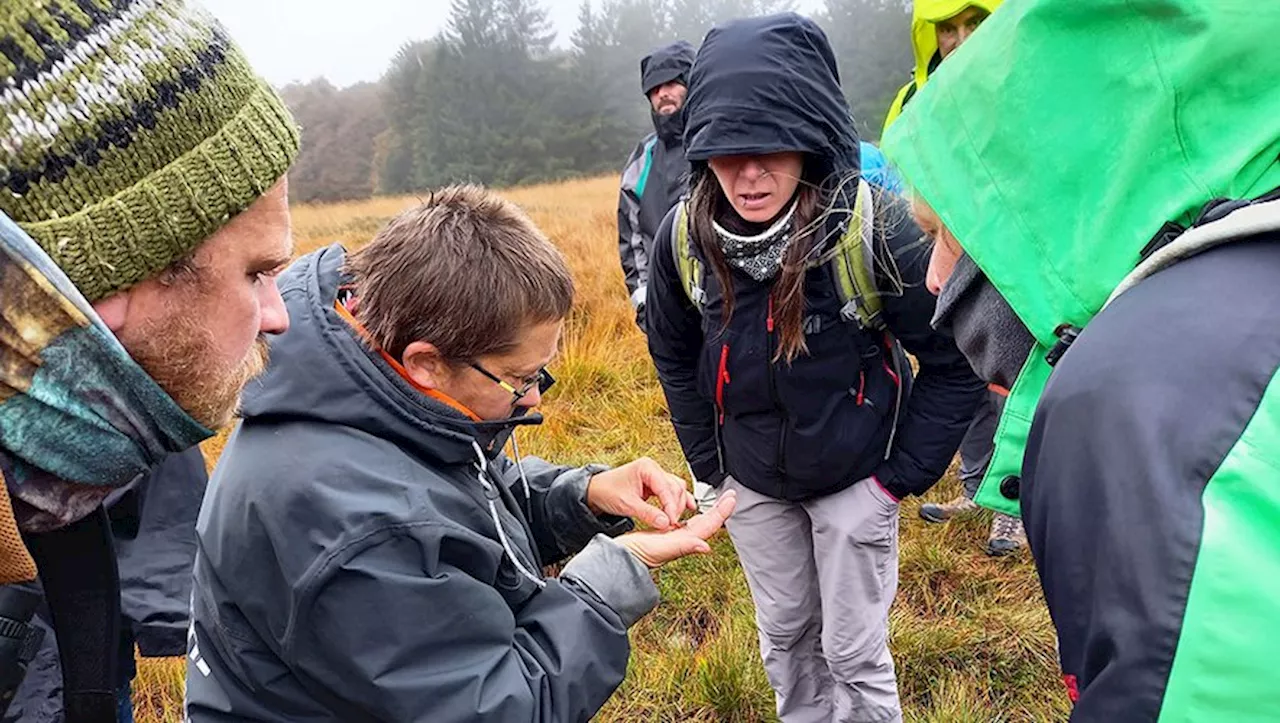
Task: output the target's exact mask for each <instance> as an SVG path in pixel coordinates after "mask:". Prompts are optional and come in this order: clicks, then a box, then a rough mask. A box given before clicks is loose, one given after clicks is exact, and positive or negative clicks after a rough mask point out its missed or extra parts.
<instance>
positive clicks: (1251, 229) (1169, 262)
mask: <svg viewBox="0 0 1280 723" xmlns="http://www.w3.org/2000/svg"><path fill="white" fill-rule="evenodd" d="M1277 230H1280V200H1269V199H1263V200H1258V201H1255V202H1252V203H1248V204H1246V205H1243V206H1241V207H1240V208H1237V209H1236V210H1233V211H1231V212H1230V213H1229V214H1228V215H1226V216H1225V217H1222V218H1220V219H1217V220H1214V221H1212V222H1210V223H1206V224H1204V225H1200V226H1193V227H1191V228H1190V229H1188V230H1187V231H1186V232H1185V233H1183V234H1181V235H1180V236H1178V237H1177V238H1175V239H1173V240H1172V241H1171V242H1169V243H1167V244H1166V245H1164V246H1162V247H1161V248H1160V249H1159V250H1158V251H1156V252H1155V253H1153V254H1151V255H1150V256H1149V257H1147V258H1146V259H1145V260H1144V261H1142V263H1140V264H1139V265H1138V266H1137V268H1135V269H1134V270H1133V271H1132V272H1130V273H1129V275H1128V276H1126V277H1125V278H1124V280H1122V281H1121V282H1120V284H1119V285H1117V286H1116V288H1115V289H1114V290H1113V291H1112V292H1111V297H1110V298H1108V299H1107V303H1106V304H1104V305H1103V308H1106V307H1107V306H1109V305H1110V304H1111V302H1112V301H1115V300H1116V298H1118V297H1119V296H1120V295H1121V294H1123V293H1124V292H1126V291H1128V290H1129V289H1131V288H1133V287H1134V286H1137V285H1138V283H1139V282H1141V281H1142V280H1143V279H1146V278H1147V277H1148V276H1151V275H1153V274H1155V273H1156V272H1157V271H1160V270H1162V269H1165V268H1168V267H1170V266H1173V265H1174V264H1176V263H1178V262H1179V261H1182V260H1183V259H1187V258H1190V257H1192V256H1195V255H1197V254H1200V253H1203V252H1205V251H1208V250H1209V249H1212V248H1216V247H1218V246H1222V245H1225V244H1228V243H1232V242H1234V241H1242V240H1248V239H1250V238H1253V237H1254V236H1256V235H1257V234H1260V233H1266V232H1269V231H1277Z"/></svg>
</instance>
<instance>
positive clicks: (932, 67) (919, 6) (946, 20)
mask: <svg viewBox="0 0 1280 723" xmlns="http://www.w3.org/2000/svg"><path fill="white" fill-rule="evenodd" d="M1003 2H1004V0H982V1H981V2H970V0H921V1H920V2H917V3H915V8H914V11H913V13H914V16H913V19H912V24H911V48H912V51H913V53H914V55H915V59H916V69H915V74H914V75H913V77H912V79H911V82H909V83H907V84H906V85H905V86H903V88H902V90H901V91H899V92H898V97H897V98H896V99H895V100H894V103H893V106H892V107H890V108H889V116H888V117H887V118H886V119H885V131H888V129H889V126H890V125H891V124H892V123H893V121H894V120H895V119H896V118H897V117H898V115H899V114H901V113H902V108H903V106H904V105H905V104H906V103H907V101H909V100H911V98H912V97H914V96H915V94H916V91H918V90H920V88H921V87H923V86H924V84H925V82H926V81H927V80H928V79H929V75H930V74H931V73H933V72H935V71H937V70H938V68H939V67H941V65H942V61H943V60H944V59H946V58H949V57H952V53H954V52H955V51H956V50H957V49H958V48H959V47H960V46H961V45H963V44H964V43H965V42H967V41H968V40H969V38H970V37H972V35H973V32H974V31H975V30H977V29H978V26H979V25H981V24H982V22H983V21H984V20H986V19H987V18H988V17H989V16H990V15H991V13H993V12H995V10H996V9H997V8H998V7H1000V5H1001V4H1002V3H1003ZM1003 405H1004V397H1002V396H1001V395H1000V394H999V393H998V392H994V391H992V392H988V393H987V396H986V398H985V399H983V401H982V405H981V406H979V407H978V412H977V414H975V415H974V417H973V421H972V422H970V423H969V429H968V431H966V432H965V435H964V439H963V440H962V441H961V442H960V469H959V477H960V484H961V494H959V495H957V496H955V497H953V498H952V499H951V500H949V501H947V502H932V501H930V502H925V503H924V504H922V505H920V511H919V514H920V517H921V519H923V520H924V521H925V522H933V523H938V522H946V521H948V520H951V519H953V518H957V517H961V516H966V515H969V514H972V513H974V512H977V511H978V510H979V509H981V508H980V507H978V505H977V504H975V503H974V501H973V498H974V496H975V495H976V494H977V493H978V483H979V482H981V481H982V477H983V475H985V474H986V471H987V466H988V465H989V464H990V463H991V454H992V451H993V449H994V444H995V433H996V423H997V422H998V421H999V419H1000V410H1001V409H1002V407H1003ZM1026 544H1027V536H1026V533H1024V532H1023V530H1022V523H1020V522H1019V521H1018V518H1016V517H1012V516H1010V515H1005V514H1000V513H996V515H995V517H993V518H992V520H991V532H990V534H988V535H987V544H986V552H987V554H988V555H991V556H993V557H999V556H1002V555H1008V554H1010V553H1012V552H1015V551H1017V550H1018V549H1020V548H1022V547H1025V546H1026Z"/></svg>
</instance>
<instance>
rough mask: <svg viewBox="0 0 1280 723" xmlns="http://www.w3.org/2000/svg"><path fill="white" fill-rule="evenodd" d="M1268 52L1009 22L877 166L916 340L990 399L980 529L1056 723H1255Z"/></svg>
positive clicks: (1265, 714)
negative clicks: (988, 389)
mask: <svg viewBox="0 0 1280 723" xmlns="http://www.w3.org/2000/svg"><path fill="white" fill-rule="evenodd" d="M1278 36H1280V5H1276V4H1273V3H1254V2H1248V3H1246V2H1244V1H1243V0H1129V2H1126V3H1123V4H1121V3H1115V2H1108V1H1106V0H1011V1H1010V2H1009V3H1006V7H1005V8H1004V9H1003V10H1001V12H999V13H997V14H996V15H993V16H992V17H991V18H990V19H989V20H988V21H987V22H986V24H985V25H984V26H983V31H982V33H980V34H979V35H978V36H977V37H976V38H975V39H974V40H973V41H972V42H970V43H969V44H967V45H966V47H965V50H964V52H963V53H960V54H958V55H957V56H956V57H955V59H953V61H952V62H950V63H948V64H947V67H946V68H944V69H943V71H942V72H941V73H939V74H938V76H937V77H936V78H935V79H934V80H933V82H931V83H930V84H929V85H928V86H926V87H925V88H923V89H922V90H921V91H920V93H918V94H917V96H916V97H915V99H914V100H913V101H912V103H911V105H910V106H909V107H908V108H907V110H906V111H905V112H904V113H903V115H902V117H901V118H900V119H899V120H898V121H897V122H896V123H895V124H894V126H893V128H892V129H891V130H890V132H889V135H888V137H887V138H886V140H885V152H886V155H887V156H888V157H889V158H890V160H891V161H893V162H894V163H896V164H897V167H898V169H899V170H900V171H901V173H902V174H903V176H904V177H905V179H906V181H907V183H908V184H909V185H910V186H911V187H913V188H914V190H915V194H916V199H915V205H916V210H917V215H918V217H919V220H920V221H921V226H922V227H923V228H924V229H925V230H926V231H927V232H929V233H930V234H931V235H932V236H933V237H934V239H935V241H936V244H935V248H934V250H933V255H932V259H931V264H930V272H929V280H928V284H929V286H930V288H931V289H932V290H933V291H935V293H940V298H939V303H938V307H937V314H936V316H935V323H936V324H938V325H940V326H945V327H949V328H951V329H952V330H953V331H954V333H955V335H956V339H957V343H958V344H959V345H960V347H961V349H962V350H964V351H965V353H966V355H967V356H968V357H969V359H970V362H971V363H972V364H973V366H974V368H975V369H976V370H977V371H978V372H979V374H980V375H982V376H984V377H985V378H986V379H987V380H988V381H992V382H995V383H998V384H1001V385H1002V386H1008V387H1011V394H1010V396H1009V399H1008V401H1007V404H1006V407H1005V412H1004V416H1003V418H1002V420H1001V423H1000V428H999V432H998V434H997V444H996V451H995V457H994V459H993V461H992V464H991V467H990V469H989V470H988V473H987V477H986V479H985V480H984V482H983V485H982V488H981V489H980V490H979V492H978V498H977V501H978V502H979V503H980V504H983V505H985V506H989V507H993V508H995V509H998V510H1001V511H1004V512H1008V513H1011V514H1016V513H1018V512H1021V515H1022V518H1023V522H1024V523H1025V525H1026V528H1027V533H1028V537H1029V542H1030V547H1031V551H1032V553H1033V555H1034V557H1035V561H1036V567H1037V571H1038V573H1039V576H1040V581H1041V583H1042V585H1043V587H1044V592H1045V599H1046V601H1047V603H1048V606H1049V611H1050V613H1051V615H1052V618H1053V622H1054V625H1055V626H1056V628H1057V632H1058V639H1059V647H1060V661H1061V664H1062V669H1063V672H1064V674H1065V680H1066V682H1067V684H1068V690H1069V691H1070V692H1071V694H1072V696H1073V698H1074V699H1075V701H1076V703H1075V707H1074V710H1073V713H1072V717H1071V720H1072V721H1074V722H1075V723H1082V722H1090V723H1091V722H1093V721H1099V722H1101V721H1108V722H1110V721H1125V722H1126V723H1142V722H1143V721H1159V723H1179V722H1181V721H1188V722H1189V721H1231V722H1232V723H1254V722H1261V721H1273V720H1276V716H1277V710H1278V707H1277V704H1276V702H1275V699H1274V689H1275V681H1276V679H1277V678H1276V666H1275V660H1276V650H1278V649H1280V622H1278V621H1280V582H1277V581H1280V373H1278V370H1280V323H1277V309H1280V200H1278V199H1280V193H1278V192H1277V189H1278V188H1280V161H1278V160H1277V158H1278V156H1280V133H1277V130H1276V128H1277V126H1276V122H1275V119H1276V118H1277V117H1280V86H1277V84H1276V83H1275V77H1276V72H1277V71H1280V46H1278V45H1277V44H1276V43H1275V38H1276V37H1278ZM953 81H954V82H953ZM957 129H964V132H963V133H957Z"/></svg>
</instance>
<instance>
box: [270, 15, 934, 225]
mask: <svg viewBox="0 0 1280 723" xmlns="http://www.w3.org/2000/svg"><path fill="white" fill-rule="evenodd" d="M792 9H794V7H793V3H792V2H790V0H603V1H601V0H596V1H595V2H594V3H593V2H586V1H584V2H583V4H582V7H581V8H580V10H579V13H578V21H577V26H576V28H575V29H574V31H573V33H572V35H571V37H569V38H567V39H566V38H560V39H558V38H557V37H556V35H555V32H554V30H553V29H552V26H551V23H550V22H549V20H548V18H547V12H546V9H545V8H544V7H543V6H542V4H541V2H540V1H539V0H453V2H452V5H451V7H450V10H449V13H450V16H449V21H448V24H447V26H446V28H445V30H444V31H443V32H441V33H440V34H439V35H438V36H436V37H431V38H425V39H422V40H419V41H416V42H412V43H408V44H406V45H405V46H404V47H402V48H400V49H399V50H398V52H396V54H395V56H394V57H393V58H392V60H391V62H390V65H389V67H388V68H387V70H386V72H385V73H384V74H383V76H382V78H381V79H380V80H379V81H378V82H376V83H359V84H356V85H353V86H350V87H347V88H335V87H334V86H333V85H332V84H331V83H329V82H328V81H327V80H325V79H323V78H317V79H315V80H312V81H310V82H308V83H295V84H291V85H289V86H287V87H285V88H283V89H281V93H282V95H283V96H284V98H285V100H286V102H287V103H288V104H289V106H290V108H291V109H292V110H293V112H294V114H295V116H296V118H297V120H298V122H299V123H300V124H301V125H302V127H303V151H302V156H301V158H300V159H299V161H298V163H297V165H296V166H295V167H294V168H293V170H292V172H291V173H290V195H291V196H292V197H293V198H294V199H295V200H297V201H303V202H308V201H334V200H343V199H359V198H367V197H370V196H373V195H385V194H400V193H413V192H416V191H419V190H422V189H427V188H432V187H436V186H440V185H443V184H447V183H451V182H456V181H475V182H479V183H484V184H488V185H493V186H516V185H524V184H529V183H535V182H542V181H549V180H558V179H564V178H570V177H576V176H585V175H593V174H598V173H605V172H609V171H617V170H619V169H620V168H621V166H622V164H623V162H624V161H625V159H626V156H627V154H628V152H629V151H630V150H631V149H632V148H633V147H634V146H635V144H636V143H637V142H638V141H639V140H640V138H641V137H642V136H643V135H644V134H645V133H646V132H647V131H648V130H651V129H652V126H651V122H650V118H649V108H648V105H647V103H646V101H645V99H644V97H643V96H642V95H641V93H640V70H639V68H640V58H642V57H643V56H644V55H646V54H647V53H648V52H649V51H651V50H652V49H653V48H655V47H657V46H660V45H665V44H667V43H670V42H674V41H675V40H679V39H683V40H688V41H689V42H691V43H693V44H694V45H697V44H698V43H699V41H700V40H701V39H702V37H703V36H704V35H705V34H706V32H707V30H709V29H710V28H711V27H712V26H713V25H714V24H715V23H717V22H720V21H723V20H727V19H731V18H735V17H746V16H751V15H760V14H764V13H771V12H779V11H785V10H792ZM814 19H815V20H817V21H818V22H819V23H820V24H821V25H822V27H823V28H824V29H825V30H826V32H827V34H828V36H829V37H830V39H831V43H832V45H833V47H834V49H835V52H836V57H837V59H838V61H839V65H840V76H841V80H842V82H843V85H844V90H845V93H846V94H847V95H848V97H849V102H850V105H851V107H852V109H853V115H854V119H855V121H856V122H857V125H858V129H859V132H860V133H862V134H863V137H865V138H868V139H875V138H876V137H877V136H878V134H879V129H880V126H881V123H882V122H883V120H884V114H885V111H886V109H887V108H888V106H889V103H890V102H891V101H892V100H893V96H894V93H895V92H896V91H897V90H898V88H899V87H901V86H902V84H903V83H905V82H906V81H907V80H908V79H909V77H910V72H911V49H910V37H909V33H910V24H911V15H910V5H909V3H907V2H905V1H904V0H825V3H824V6H823V7H822V8H821V9H820V10H819V12H817V13H815V14H814Z"/></svg>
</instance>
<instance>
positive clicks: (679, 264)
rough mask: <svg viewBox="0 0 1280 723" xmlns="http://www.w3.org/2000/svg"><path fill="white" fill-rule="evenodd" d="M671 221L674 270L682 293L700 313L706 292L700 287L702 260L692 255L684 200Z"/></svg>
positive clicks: (687, 212) (687, 215)
mask: <svg viewBox="0 0 1280 723" xmlns="http://www.w3.org/2000/svg"><path fill="white" fill-rule="evenodd" d="M672 223H673V224H675V227H674V228H672V229H671V244H672V251H673V252H674V253H673V256H674V257H675V260H676V270H677V271H678V272H679V273H680V288H682V289H684V295H685V296H686V297H688V299H689V303H691V304H693V306H694V308H695V309H697V310H698V313H699V314H701V313H702V305H703V302H705V301H706V298H707V293H706V291H704V290H703V288H702V274H703V271H702V262H701V261H699V260H698V258H697V257H696V256H694V255H693V250H692V249H691V248H690V244H689V207H688V205H687V204H686V203H685V202H684V201H681V202H680V205H679V206H677V207H676V214H675V219H674V220H673V221H672Z"/></svg>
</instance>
